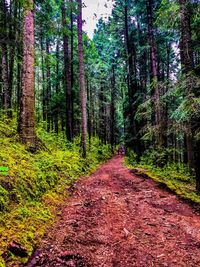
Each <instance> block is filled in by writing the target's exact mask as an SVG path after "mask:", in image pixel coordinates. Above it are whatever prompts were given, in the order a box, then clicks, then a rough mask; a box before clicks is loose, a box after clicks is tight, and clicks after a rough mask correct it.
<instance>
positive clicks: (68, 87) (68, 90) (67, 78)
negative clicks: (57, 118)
mask: <svg viewBox="0 0 200 267" xmlns="http://www.w3.org/2000/svg"><path fill="white" fill-rule="evenodd" d="M66 16H67V12H66V7H65V0H63V3H62V24H63V50H64V87H65V94H66V136H67V139H68V140H69V141H72V138H73V129H72V82H71V64H70V51H69V37H68V33H67V28H68V25H67V21H66Z"/></svg>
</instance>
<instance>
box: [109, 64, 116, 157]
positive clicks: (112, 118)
mask: <svg viewBox="0 0 200 267" xmlns="http://www.w3.org/2000/svg"><path fill="white" fill-rule="evenodd" d="M111 86H112V87H111V107H110V113H111V114H110V122H111V126H110V128H111V129H110V144H111V148H112V153H114V145H115V90H116V88H115V87H116V83H115V66H114V65H113V66H112V80H111Z"/></svg>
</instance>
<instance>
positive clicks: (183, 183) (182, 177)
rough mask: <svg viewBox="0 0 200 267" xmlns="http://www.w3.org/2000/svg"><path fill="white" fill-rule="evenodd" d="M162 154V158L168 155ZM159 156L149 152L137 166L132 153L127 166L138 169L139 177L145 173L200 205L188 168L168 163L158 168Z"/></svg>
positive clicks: (155, 152) (129, 154)
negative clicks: (157, 160)
mask: <svg viewBox="0 0 200 267" xmlns="http://www.w3.org/2000/svg"><path fill="white" fill-rule="evenodd" d="M160 153H161V154H160V157H161V158H162V157H163V156H165V155H166V152H165V151H163V152H162V151H160ZM132 155H133V156H132ZM158 155H159V152H158V151H154V150H152V151H147V152H146V154H145V155H144V156H143V157H142V158H141V162H140V163H139V164H137V163H136V162H135V160H134V153H133V152H131V153H128V154H127V156H126V160H125V164H126V165H127V166H128V167H129V168H136V169H137V172H138V173H137V174H138V175H140V174H142V173H145V174H147V175H148V176H149V177H150V178H152V179H153V180H155V181H156V182H159V183H161V184H165V185H166V186H167V187H168V188H169V189H170V190H172V191H173V192H175V193H176V194H177V195H179V196H181V197H183V198H185V199H188V200H192V201H194V202H196V203H200V196H199V195H198V194H197V193H196V190H195V179H194V177H193V176H192V175H191V174H190V172H189V170H188V166H186V165H185V164H183V163H180V162H177V163H167V164H166V165H164V166H163V167H162V168H161V167H158V166H156V164H155V162H156V161H155V159H157V158H158Z"/></svg>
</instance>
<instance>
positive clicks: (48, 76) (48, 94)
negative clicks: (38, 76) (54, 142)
mask: <svg viewBox="0 0 200 267" xmlns="http://www.w3.org/2000/svg"><path fill="white" fill-rule="evenodd" d="M46 79H47V83H46V95H45V98H46V116H47V131H48V132H50V129H51V67H50V44H49V39H46Z"/></svg>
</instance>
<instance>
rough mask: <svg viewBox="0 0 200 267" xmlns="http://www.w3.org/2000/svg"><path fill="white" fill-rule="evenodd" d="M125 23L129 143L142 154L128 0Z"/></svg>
mask: <svg viewBox="0 0 200 267" xmlns="http://www.w3.org/2000/svg"><path fill="white" fill-rule="evenodd" d="M124 14H125V16H124V24H125V44H126V56H127V67H128V68H127V69H128V77H127V78H128V79H127V80H128V95H129V114H128V116H129V124H130V125H129V129H128V133H129V135H130V136H132V137H133V138H132V140H131V142H130V144H127V145H128V146H130V147H131V148H133V149H134V151H135V152H136V154H137V155H138V157H139V155H140V149H139V143H140V140H139V138H138V123H137V121H136V120H135V114H136V110H137V107H136V96H135V95H136V92H137V89H138V86H137V81H136V51H135V45H134V43H132V44H131V42H130V38H129V23H128V21H129V20H128V4H127V0H125V6H124Z"/></svg>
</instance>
